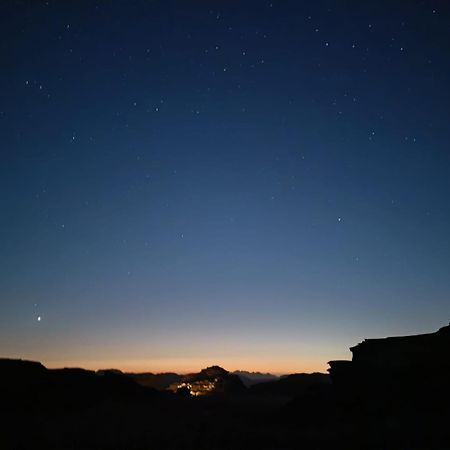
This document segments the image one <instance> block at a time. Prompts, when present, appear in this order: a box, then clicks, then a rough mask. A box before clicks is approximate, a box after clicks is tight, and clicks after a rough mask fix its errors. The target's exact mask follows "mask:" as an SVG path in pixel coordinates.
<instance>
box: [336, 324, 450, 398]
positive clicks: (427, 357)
mask: <svg viewBox="0 0 450 450" xmlns="http://www.w3.org/2000/svg"><path fill="white" fill-rule="evenodd" d="M350 350H351V352H352V354H353V358H352V361H330V362H329V365H330V369H329V372H330V375H331V378H332V380H333V383H334V385H335V386H336V387H343V388H348V387H349V386H353V387H355V386H358V387H360V388H364V387H365V388H370V389H375V388H376V387H377V386H378V385H381V384H383V385H384V384H385V383H388V384H393V383H394V384H396V383H400V384H402V385H405V384H406V385H407V384H408V383H410V382H411V381H414V382H415V381H423V382H425V381H426V382H428V383H429V382H431V381H432V382H433V383H439V382H443V381H444V379H445V378H444V377H445V375H444V374H445V373H448V370H449V369H450V326H446V327H443V328H441V329H440V330H438V331H436V332H435V333H429V334H421V335H414V336H399V337H388V338H383V339H365V340H364V341H363V342H361V343H360V344H358V345H356V346H354V347H351V348H350Z"/></svg>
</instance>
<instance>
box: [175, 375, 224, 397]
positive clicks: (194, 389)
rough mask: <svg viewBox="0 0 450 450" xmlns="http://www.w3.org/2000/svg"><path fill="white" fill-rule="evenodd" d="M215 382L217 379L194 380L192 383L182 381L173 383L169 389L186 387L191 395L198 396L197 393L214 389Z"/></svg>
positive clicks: (207, 392)
mask: <svg viewBox="0 0 450 450" xmlns="http://www.w3.org/2000/svg"><path fill="white" fill-rule="evenodd" d="M216 382H217V379H215V380H214V381H208V380H204V381H194V382H192V383H186V382H183V383H179V384H176V385H174V386H173V387H171V390H173V391H177V390H178V389H181V388H186V389H188V390H189V393H190V394H191V395H192V396H194V397H198V396H199V395H205V394H209V393H211V392H212V391H214V389H215V387H216Z"/></svg>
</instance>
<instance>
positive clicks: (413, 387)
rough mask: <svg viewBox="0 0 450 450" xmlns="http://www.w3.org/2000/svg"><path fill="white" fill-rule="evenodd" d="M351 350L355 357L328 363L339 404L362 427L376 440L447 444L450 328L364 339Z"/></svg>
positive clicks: (449, 394)
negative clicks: (425, 332)
mask: <svg viewBox="0 0 450 450" xmlns="http://www.w3.org/2000/svg"><path fill="white" fill-rule="evenodd" d="M350 350H351V352H352V353H353V358H352V360H351V361H330V362H329V365H330V369H329V372H330V375H331V378H332V382H333V388H334V392H335V394H336V399H337V402H338V405H340V407H341V408H342V411H344V412H345V413H346V414H347V417H351V418H352V420H353V423H359V430H364V433H365V434H367V435H368V434H370V433H373V434H374V438H373V439H374V440H373V442H376V440H377V439H380V440H383V442H390V443H393V442H397V443H398V442H402V445H409V446H412V445H414V446H415V447H420V446H421V445H422V446H423V448H431V447H433V446H434V445H442V444H443V443H444V442H446V443H448V440H449V439H450V436H449V433H448V431H447V429H448V426H447V422H448V421H450V406H449V405H450V385H449V381H448V376H449V375H448V374H449V369H450V326H446V327H443V328H441V329H440V330H438V331H437V332H435V333H429V334H422V335H415V336H402V337H388V338H384V339H366V340H364V341H363V342H361V343H360V344H358V345H356V346H354V347H352V348H351V349H350ZM375 430H376V431H375ZM421 448H422V447H421ZM442 448H444V447H442ZM445 448H447V447H445Z"/></svg>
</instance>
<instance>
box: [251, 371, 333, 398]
mask: <svg viewBox="0 0 450 450" xmlns="http://www.w3.org/2000/svg"><path fill="white" fill-rule="evenodd" d="M330 382H331V381H330V376H329V375H328V374H324V373H311V374H308V373H296V374H292V375H287V376H284V377H281V378H280V379H278V380H275V381H269V382H265V383H259V384H255V385H253V386H251V387H250V388H249V392H250V393H252V394H259V395H278V396H286V397H296V396H299V395H303V394H305V393H307V392H308V391H310V390H312V389H316V388H319V387H321V386H323V385H329V384H330Z"/></svg>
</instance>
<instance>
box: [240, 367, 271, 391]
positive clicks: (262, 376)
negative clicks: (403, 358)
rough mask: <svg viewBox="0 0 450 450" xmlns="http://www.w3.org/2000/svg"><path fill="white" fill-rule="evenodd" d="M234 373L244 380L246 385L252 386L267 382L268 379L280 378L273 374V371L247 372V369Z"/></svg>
mask: <svg viewBox="0 0 450 450" xmlns="http://www.w3.org/2000/svg"><path fill="white" fill-rule="evenodd" d="M233 374H234V375H237V376H238V377H239V378H240V379H241V380H242V382H243V383H244V385H245V387H250V386H253V385H254V384H258V383H265V382H268V381H276V380H278V379H279V377H277V376H276V375H272V374H271V373H261V372H247V371H246V370H235V371H234V372H233Z"/></svg>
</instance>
